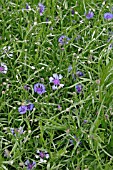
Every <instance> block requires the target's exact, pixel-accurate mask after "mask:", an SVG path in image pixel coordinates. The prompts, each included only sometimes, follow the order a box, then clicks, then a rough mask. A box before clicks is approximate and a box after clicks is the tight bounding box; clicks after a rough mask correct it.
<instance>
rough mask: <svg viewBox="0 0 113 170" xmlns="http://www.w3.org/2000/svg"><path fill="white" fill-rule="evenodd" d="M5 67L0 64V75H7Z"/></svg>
mask: <svg viewBox="0 0 113 170" xmlns="http://www.w3.org/2000/svg"><path fill="white" fill-rule="evenodd" d="M7 70H8V68H7V66H6V65H5V64H4V63H1V64H0V73H3V74H6V73H7Z"/></svg>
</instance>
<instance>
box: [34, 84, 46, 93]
mask: <svg viewBox="0 0 113 170" xmlns="http://www.w3.org/2000/svg"><path fill="white" fill-rule="evenodd" d="M34 92H36V93H38V94H43V93H45V92H46V89H45V86H44V85H43V84H41V83H36V84H35V85H34Z"/></svg>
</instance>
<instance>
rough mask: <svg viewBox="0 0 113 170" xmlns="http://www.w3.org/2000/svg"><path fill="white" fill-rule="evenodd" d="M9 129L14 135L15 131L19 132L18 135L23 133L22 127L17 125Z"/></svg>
mask: <svg viewBox="0 0 113 170" xmlns="http://www.w3.org/2000/svg"><path fill="white" fill-rule="evenodd" d="M10 131H11V133H12V134H13V135H14V136H16V133H19V134H20V135H21V134H23V132H24V131H23V127H21V126H20V127H19V128H18V129H17V128H10Z"/></svg>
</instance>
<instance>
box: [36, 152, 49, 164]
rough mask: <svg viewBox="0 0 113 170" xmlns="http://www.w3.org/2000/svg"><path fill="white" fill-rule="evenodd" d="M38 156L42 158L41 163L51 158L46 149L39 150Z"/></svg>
mask: <svg viewBox="0 0 113 170" xmlns="http://www.w3.org/2000/svg"><path fill="white" fill-rule="evenodd" d="M37 154H38V155H36V158H40V163H43V162H44V163H46V162H47V159H48V158H49V154H48V153H47V152H46V151H39V150H37Z"/></svg>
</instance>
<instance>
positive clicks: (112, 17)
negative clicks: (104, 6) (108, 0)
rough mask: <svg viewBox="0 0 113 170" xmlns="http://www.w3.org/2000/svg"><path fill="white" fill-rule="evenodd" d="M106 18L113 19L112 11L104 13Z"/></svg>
mask: <svg viewBox="0 0 113 170" xmlns="http://www.w3.org/2000/svg"><path fill="white" fill-rule="evenodd" d="M104 19H106V20H111V19H113V14H111V13H110V12H107V13H105V14H104Z"/></svg>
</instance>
